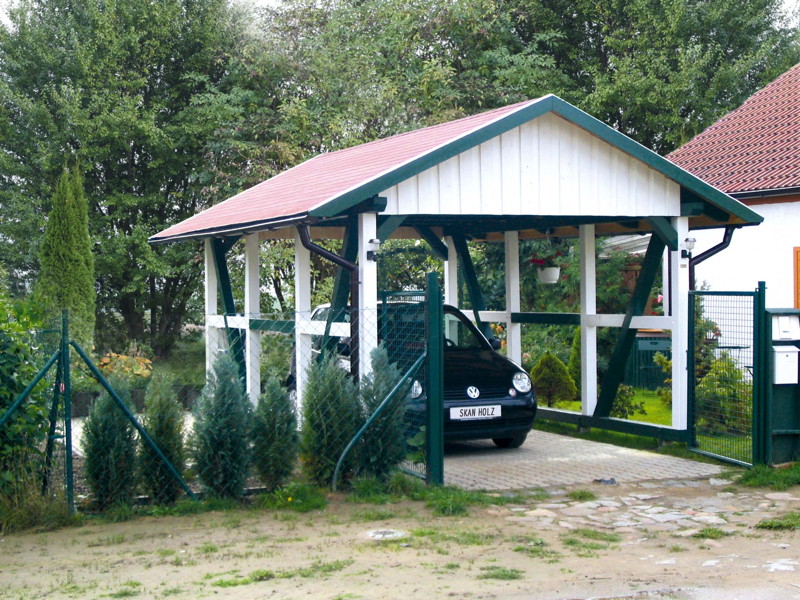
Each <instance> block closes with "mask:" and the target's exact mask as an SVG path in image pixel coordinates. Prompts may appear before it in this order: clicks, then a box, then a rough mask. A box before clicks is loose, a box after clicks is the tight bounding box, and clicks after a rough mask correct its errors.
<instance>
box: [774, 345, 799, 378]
mask: <svg viewBox="0 0 800 600" xmlns="http://www.w3.org/2000/svg"><path fill="white" fill-rule="evenodd" d="M798 356H800V349H798V348H797V347H796V346H773V347H772V359H773V362H772V364H773V373H772V383H774V384H776V385H786V384H795V385H796V384H797V383H798Z"/></svg>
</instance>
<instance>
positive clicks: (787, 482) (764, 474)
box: [737, 462, 800, 491]
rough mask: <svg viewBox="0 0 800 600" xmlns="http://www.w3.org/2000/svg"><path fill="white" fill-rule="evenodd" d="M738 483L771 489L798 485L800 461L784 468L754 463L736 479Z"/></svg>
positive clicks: (799, 483)
mask: <svg viewBox="0 0 800 600" xmlns="http://www.w3.org/2000/svg"><path fill="white" fill-rule="evenodd" d="M737 483H738V484H739V485H744V486H747V487H766V488H770V489H773V490H777V491H781V490H788V489H789V488H790V487H794V486H796V485H800V462H798V463H794V464H793V465H792V466H791V467H788V468H786V469H774V468H772V467H769V466H767V465H755V466H754V467H753V468H752V469H750V470H749V471H745V472H744V473H743V474H742V475H741V476H740V477H739V479H738V481H737Z"/></svg>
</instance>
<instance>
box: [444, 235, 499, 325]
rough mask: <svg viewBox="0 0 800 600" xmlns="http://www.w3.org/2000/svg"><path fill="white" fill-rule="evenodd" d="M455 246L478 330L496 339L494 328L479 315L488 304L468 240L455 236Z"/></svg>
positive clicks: (461, 236)
mask: <svg viewBox="0 0 800 600" xmlns="http://www.w3.org/2000/svg"><path fill="white" fill-rule="evenodd" d="M453 244H455V247H456V253H457V254H458V264H459V268H460V269H461V275H462V276H463V277H464V283H466V284H467V291H468V292H469V299H470V302H471V303H472V312H473V313H474V315H475V323H477V325H478V329H480V330H481V333H483V335H485V336H486V337H487V338H489V339H492V338H493V337H494V332H492V328H491V327H490V326H489V324H488V323H484V322H482V321H481V316H480V314H479V312H480V311H482V310H486V303H485V302H484V300H483V292H481V286H480V284H479V283H478V274H477V273H476V272H475V265H474V264H473V262H472V257H471V256H470V254H469V247H468V246H467V240H466V238H465V237H464V236H463V235H454V236H453Z"/></svg>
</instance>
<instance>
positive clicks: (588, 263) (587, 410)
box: [579, 224, 597, 415]
mask: <svg viewBox="0 0 800 600" xmlns="http://www.w3.org/2000/svg"><path fill="white" fill-rule="evenodd" d="M579 231H580V234H579V235H580V252H581V256H580V265H581V266H580V268H581V284H580V285H581V414H583V415H592V414H594V411H595V407H596V406H597V326H596V325H594V324H593V323H592V322H591V319H592V317H593V316H594V315H596V314H597V271H596V267H595V263H596V255H595V252H596V250H595V227H594V224H589V225H581V226H580V229H579Z"/></svg>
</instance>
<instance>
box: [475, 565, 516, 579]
mask: <svg viewBox="0 0 800 600" xmlns="http://www.w3.org/2000/svg"><path fill="white" fill-rule="evenodd" d="M481 571H483V572H482V573H481V574H480V575H478V579H500V580H502V581H509V580H512V579H522V576H523V575H524V572H523V571H520V570H519V569H508V568H506V567H495V566H492V567H481Z"/></svg>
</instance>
